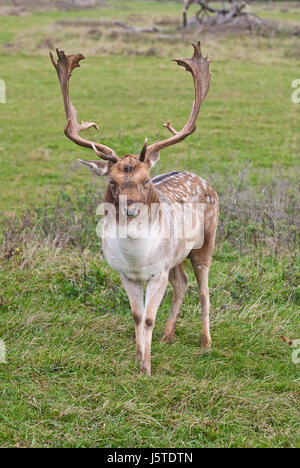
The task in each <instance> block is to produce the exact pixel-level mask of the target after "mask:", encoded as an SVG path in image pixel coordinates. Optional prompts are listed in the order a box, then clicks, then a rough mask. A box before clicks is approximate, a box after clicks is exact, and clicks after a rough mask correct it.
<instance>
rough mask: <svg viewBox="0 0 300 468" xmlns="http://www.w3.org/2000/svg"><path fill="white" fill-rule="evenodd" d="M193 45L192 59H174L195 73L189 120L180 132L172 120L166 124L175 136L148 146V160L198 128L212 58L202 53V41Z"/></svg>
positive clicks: (146, 152) (146, 153)
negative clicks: (193, 98) (197, 122)
mask: <svg viewBox="0 0 300 468" xmlns="http://www.w3.org/2000/svg"><path fill="white" fill-rule="evenodd" d="M192 45H193V47H194V55H193V57H192V58H191V59H181V58H180V59H174V61H175V62H177V63H178V65H180V66H182V67H185V69H186V71H189V72H190V73H192V75H193V80H194V87H195V100H194V103H193V107H192V111H191V114H190V117H189V120H188V121H187V123H186V124H185V126H184V127H183V129H182V130H181V131H180V132H177V131H176V130H175V129H174V128H173V127H172V126H171V124H170V121H169V122H168V123H167V124H164V127H166V128H167V129H168V130H169V131H170V132H171V133H172V134H173V136H172V137H170V138H168V139H166V140H163V141H159V142H157V143H153V144H152V145H150V146H148V148H147V150H146V151H145V156H144V159H145V160H147V159H148V158H149V157H150V156H151V154H152V153H156V152H158V151H160V150H161V149H163V148H167V147H168V146H171V145H175V144H176V143H179V142H180V141H182V140H184V139H185V138H186V137H187V136H189V135H190V134H191V133H193V132H194V131H195V130H196V121H197V118H198V115H199V111H200V107H201V104H202V102H203V101H204V99H205V97H206V95H207V93H208V90H209V84H210V75H211V73H210V71H209V64H210V61H211V60H208V58H207V57H203V55H202V53H201V48H200V42H198V43H197V44H192Z"/></svg>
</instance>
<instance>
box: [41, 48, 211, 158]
mask: <svg viewBox="0 0 300 468" xmlns="http://www.w3.org/2000/svg"><path fill="white" fill-rule="evenodd" d="M192 45H193V47H194V54H193V57H192V58H191V59H181V58H180V59H175V60H174V61H175V62H177V63H178V65H180V66H182V67H185V69H186V71H188V72H190V73H191V74H192V75H193V80H194V88H195V100H194V103H193V107H192V111H191V114H190V117H189V119H188V121H187V123H186V124H185V126H184V127H183V129H182V130H181V131H180V132H177V131H176V130H175V129H174V128H173V127H172V126H171V124H170V121H169V122H168V123H167V124H165V125H164V127H166V128H167V129H168V130H169V131H170V132H171V133H172V135H173V136H171V137H170V138H167V139H166V140H162V141H159V142H157V143H153V144H152V145H150V146H147V139H146V140H145V143H144V146H143V149H142V151H141V154H140V157H139V159H140V161H147V159H150V157H151V155H152V154H153V153H158V152H159V151H160V150H161V149H164V148H167V147H168V146H171V145H175V144H176V143H179V142H180V141H182V140H184V139H185V138H186V137H188V136H189V135H190V134H191V133H193V132H194V131H195V129H196V121H197V118H198V115H199V111H200V107H201V104H202V102H203V101H204V99H205V97H206V95H207V93H208V90H209V84H210V75H211V74H210V71H209V63H210V60H208V59H207V57H203V55H202V53H201V48H200V42H198V43H197V44H192ZM56 52H57V55H58V61H57V62H56V61H55V59H54V57H53V54H52V53H51V52H50V56H51V60H52V63H53V65H54V67H55V69H56V71H57V75H58V79H59V83H60V86H61V91H62V95H63V99H64V105H65V112H66V117H67V125H66V127H65V134H66V136H67V137H68V138H70V140H72V141H74V143H76V144H78V145H80V146H84V147H85V148H92V149H93V150H94V151H95V152H96V154H97V155H98V156H99V157H100V158H102V159H104V160H106V161H110V162H112V163H115V162H117V161H119V160H120V158H119V157H118V156H117V154H116V153H115V152H114V151H113V150H112V149H111V148H109V147H108V146H105V145H102V144H100V143H95V142H93V141H89V140H85V139H83V138H82V137H81V136H80V135H79V133H80V132H82V131H84V130H88V129H89V128H91V127H94V128H95V129H97V130H99V127H98V125H97V124H96V123H94V122H82V123H81V124H79V123H78V122H77V112H76V109H75V107H74V106H73V104H72V102H71V100H70V95H69V82H70V78H71V75H72V71H73V70H74V69H75V68H77V67H80V65H79V62H80V61H81V60H84V56H83V55H82V54H77V55H65V53H64V52H63V51H59V50H58V49H57V50H56Z"/></svg>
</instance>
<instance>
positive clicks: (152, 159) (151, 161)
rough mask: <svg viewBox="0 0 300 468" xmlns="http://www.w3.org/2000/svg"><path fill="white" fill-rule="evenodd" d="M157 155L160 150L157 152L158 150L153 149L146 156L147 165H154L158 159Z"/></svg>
mask: <svg viewBox="0 0 300 468" xmlns="http://www.w3.org/2000/svg"><path fill="white" fill-rule="evenodd" d="M159 156H160V152H159V151H155V152H154V153H151V154H150V155H149V156H148V157H147V164H148V166H149V167H150V169H152V167H153V166H155V164H156V163H157V161H159Z"/></svg>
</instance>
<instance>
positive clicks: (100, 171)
mask: <svg viewBox="0 0 300 468" xmlns="http://www.w3.org/2000/svg"><path fill="white" fill-rule="evenodd" d="M78 161H79V162H80V163H81V164H84V165H85V166H87V167H88V168H89V170H90V171H91V172H92V173H93V174H95V175H97V176H106V175H108V173H109V165H110V163H109V161H85V160H84V159H78Z"/></svg>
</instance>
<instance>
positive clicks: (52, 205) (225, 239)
mask: <svg viewBox="0 0 300 468" xmlns="http://www.w3.org/2000/svg"><path fill="white" fill-rule="evenodd" d="M4 3H5V2H0V15H2V16H1V20H2V22H3V25H4V27H2V28H1V31H0V47H1V49H0V53H1V56H0V58H1V69H0V79H2V80H4V81H5V83H6V87H7V103H6V104H0V112H1V125H0V184H1V195H0V209H1V213H2V216H1V221H0V223H1V229H2V233H1V234H0V238H1V242H2V246H1V248H0V252H1V253H0V269H1V270H0V339H3V340H4V341H5V343H6V346H7V363H6V364H1V363H0V395H1V399H0V446H1V447H60V446H63V447H92V446H99V447H182V446H184V447H300V424H299V423H300V404H299V393H300V392H299V390H300V387H299V383H300V371H299V364H298V365H296V364H295V363H294V362H293V361H292V351H293V349H292V348H291V347H289V346H288V345H287V343H284V342H283V341H282V340H281V335H285V336H287V337H289V338H290V339H297V338H300V330H299V306H300V288H299V280H300V266H299V208H300V203H299V152H300V141H299V129H298V127H299V112H300V104H299V105H296V104H293V103H292V100H291V93H292V91H293V89H292V85H291V84H292V81H293V80H295V79H297V78H300V75H299V73H300V72H299V61H300V54H299V38H298V37H295V36H289V35H285V34H282V35H274V36H273V35H271V36H270V35H269V36H266V37H262V36H251V35H247V34H245V35H243V36H230V35H228V36H226V37H224V36H213V35H207V36H205V37H200V39H201V41H202V46H203V49H204V52H205V53H208V54H209V55H212V56H213V59H214V60H213V62H212V72H213V74H212V82H211V89H210V92H209V95H208V97H207V99H206V101H205V103H204V105H203V108H202V109H201V114H200V118H199V122H198V129H197V132H196V133H195V134H193V135H192V136H191V137H190V138H188V139H187V140H186V141H185V142H183V143H181V144H180V145H177V146H175V147H172V148H171V149H167V150H165V151H163V152H162V154H161V160H160V162H159V164H158V165H157V166H156V167H155V170H154V173H155V174H156V173H160V172H164V171H168V170H191V171H194V172H196V173H198V174H199V175H201V176H202V177H203V178H205V179H207V180H208V181H209V182H211V183H212V184H213V186H214V188H215V189H216V190H217V191H218V193H219V194H220V199H221V220H220V229H219V236H218V243H217V247H216V252H215V257H214V261H213V264H212V268H211V277H210V288H211V322H212V323H211V328H212V339H213V348H212V351H211V352H210V353H209V354H203V353H202V352H201V348H200V340H199V337H200V332H201V320H200V316H199V304H198V297H197V290H196V284H195V280H194V278H193V275H192V271H191V269H189V267H188V272H189V276H190V286H189V289H188V294H187V295H186V298H185V302H184V305H183V308H182V311H181V316H180V319H179V323H178V327H177V334H176V340H175V342H174V344H173V345H166V344H160V338H161V336H162V333H163V327H164V323H165V321H166V319H167V315H168V311H169V308H170V304H171V298H172V295H171V289H168V291H167V294H166V296H165V298H164V301H163V303H162V305H161V308H160V310H159V313H158V320H157V325H156V327H155V330H154V340H153V358H152V366H153V376H152V378H151V379H147V378H145V377H143V376H140V375H139V369H138V366H137V365H136V364H135V361H134V356H135V339H134V323H133V320H132V317H131V314H130V309H129V303H128V299H127V296H126V294H125V291H124V290H123V289H122V288H121V285H120V281H119V278H118V275H117V274H116V273H115V272H113V271H112V270H111V269H110V268H109V267H108V266H107V264H106V262H105V260H104V259H103V257H102V255H101V246H100V244H99V240H98V239H97V236H96V223H97V220H98V219H97V217H96V215H95V212H96V207H97V204H98V203H99V201H101V198H102V197H103V191H104V187H105V181H102V180H100V179H91V177H90V175H89V174H88V173H86V171H85V170H84V169H81V168H79V167H78V165H77V164H76V163H74V161H75V160H76V159H77V158H86V159H88V158H89V157H90V158H93V156H92V154H91V153H89V152H88V151H87V150H84V149H80V148H79V147H76V146H75V145H74V144H72V143H71V142H69V141H68V140H67V139H66V138H65V136H64V133H63V128H64V125H65V118H64V114H63V106H62V100H61V97H60V94H59V87H58V82H57V78H56V74H55V71H54V69H53V67H52V65H51V63H50V60H49V57H48V52H49V49H53V48H54V47H55V46H58V47H60V48H62V49H64V50H65V51H66V52H70V53H72V52H82V53H84V54H85V55H86V57H87V60H86V62H84V63H83V65H82V68H81V69H80V70H76V71H75V72H74V74H73V78H72V84H71V94H72V98H73V100H74V103H75V105H76V107H77V109H78V110H79V117H80V118H82V119H84V120H95V121H96V122H98V123H99V124H100V128H101V130H100V134H99V135H95V134H94V133H93V132H94V130H91V135H93V136H95V138H98V140H99V139H100V138H101V141H102V142H104V143H106V144H108V145H109V146H112V147H113V148H114V149H115V150H116V151H117V152H118V153H119V154H125V153H128V152H137V151H139V149H140V148H141V146H142V143H143V141H144V138H145V136H148V139H149V141H150V142H152V141H154V140H156V139H161V138H162V137H163V136H164V135H165V130H164V129H163V128H162V124H163V123H164V122H166V121H167V120H168V119H169V118H171V119H172V123H173V124H174V126H175V127H180V125H183V124H184V123H185V122H186V118H187V116H188V114H189V111H190V106H191V102H192V83H191V79H190V77H189V76H188V74H185V73H183V70H182V69H181V68H179V67H177V66H176V64H174V62H171V60H170V59H171V58H173V57H178V56H189V55H190V53H191V47H190V42H191V40H193V39H198V38H196V37H194V36H193V33H191V34H189V35H186V36H185V37H183V38H181V39H179V38H178V34H177V32H176V26H177V23H178V24H179V23H180V18H181V13H180V12H181V9H182V5H181V4H180V3H179V2H175V1H166V2H159V1H157V2H154V1H153V2H151V1H129V0H128V1H127V0H124V1H112V0H109V1H107V2H106V6H104V7H102V8H98V9H96V10H93V9H92V10H81V11H78V10H77V11H56V10H51V9H50V10H43V11H38V10H37V11H25V12H24V13H22V15H21V16H11V15H9V14H8V13H9V12H8V9H7V6H5V5H2V4H4ZM283 7H284V8H283ZM254 11H255V12H256V13H258V14H261V15H262V16H263V17H264V18H271V19H275V20H277V21H280V22H283V23H286V24H297V22H298V23H299V21H300V8H298V6H297V5H295V4H283V3H282V2H281V3H280V4H279V5H277V4H276V5H273V8H270V5H267V4H260V5H256V6H255V7H254ZM116 20H121V21H125V22H126V23H128V24H130V25H132V26H142V25H145V24H146V25H153V24H157V25H158V26H159V27H160V28H162V29H163V33H160V34H124V32H122V31H120V28H119V27H117V26H116V25H114V24H113V21H116ZM97 22H98V23H99V24H98V23H97ZM163 34H165V36H166V37H163ZM172 34H174V40H172V39H171V37H172ZM187 266H188V265H187Z"/></svg>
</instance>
